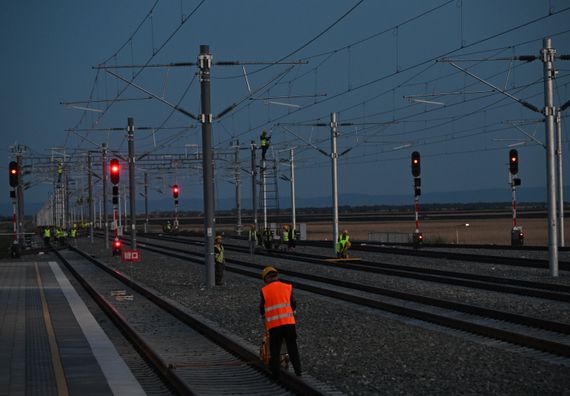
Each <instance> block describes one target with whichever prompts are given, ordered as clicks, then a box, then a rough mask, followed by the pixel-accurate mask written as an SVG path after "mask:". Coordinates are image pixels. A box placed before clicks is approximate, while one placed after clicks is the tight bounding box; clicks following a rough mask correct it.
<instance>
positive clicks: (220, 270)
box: [216, 261, 224, 286]
mask: <svg viewBox="0 0 570 396" xmlns="http://www.w3.org/2000/svg"><path fill="white" fill-rule="evenodd" d="M223 278H224V263H223V262H219V261H216V285H218V286H220V285H221V284H222V281H223Z"/></svg>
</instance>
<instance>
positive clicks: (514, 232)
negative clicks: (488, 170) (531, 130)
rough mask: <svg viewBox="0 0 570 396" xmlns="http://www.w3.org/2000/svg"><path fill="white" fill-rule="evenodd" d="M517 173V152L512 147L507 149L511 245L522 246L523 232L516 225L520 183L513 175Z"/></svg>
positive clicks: (520, 227)
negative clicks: (511, 218)
mask: <svg viewBox="0 0 570 396" xmlns="http://www.w3.org/2000/svg"><path fill="white" fill-rule="evenodd" d="M517 173H519V153H518V151H517V150H515V149H512V150H511V151H509V183H510V185H511V195H512V197H511V202H512V211H513V227H512V228H511V246H522V245H523V244H524V234H523V228H522V226H519V225H517V198H516V190H517V186H520V185H521V179H520V178H518V177H515V175H516V174H517Z"/></svg>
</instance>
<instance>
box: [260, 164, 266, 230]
mask: <svg viewBox="0 0 570 396" xmlns="http://www.w3.org/2000/svg"><path fill="white" fill-rule="evenodd" d="M266 166H267V161H266V160H265V158H262V160H261V196H262V197H263V229H264V230H267V178H266V172H267V168H266Z"/></svg>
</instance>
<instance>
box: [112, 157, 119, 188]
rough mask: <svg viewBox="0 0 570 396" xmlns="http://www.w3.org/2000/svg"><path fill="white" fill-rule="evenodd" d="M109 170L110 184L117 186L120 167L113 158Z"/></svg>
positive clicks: (117, 161)
mask: <svg viewBox="0 0 570 396" xmlns="http://www.w3.org/2000/svg"><path fill="white" fill-rule="evenodd" d="M110 170H111V183H113V184H119V178H120V176H121V165H120V164H119V160H118V159H116V158H113V159H112V160H111V162H110Z"/></svg>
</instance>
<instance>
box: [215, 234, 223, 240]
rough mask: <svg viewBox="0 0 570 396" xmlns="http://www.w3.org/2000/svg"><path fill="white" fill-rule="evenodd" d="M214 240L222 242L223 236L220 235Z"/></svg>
mask: <svg viewBox="0 0 570 396" xmlns="http://www.w3.org/2000/svg"><path fill="white" fill-rule="evenodd" d="M214 240H215V241H221V240H222V236H221V235H218V236H216V237H215V238H214Z"/></svg>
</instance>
